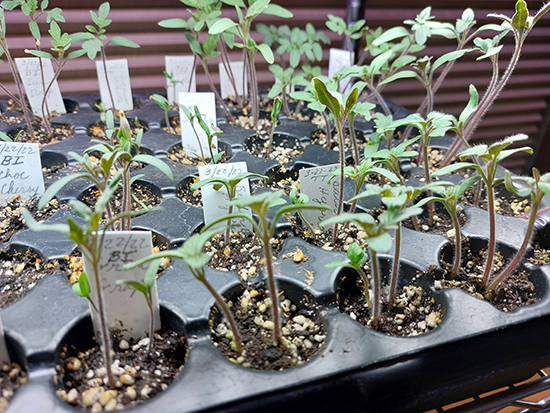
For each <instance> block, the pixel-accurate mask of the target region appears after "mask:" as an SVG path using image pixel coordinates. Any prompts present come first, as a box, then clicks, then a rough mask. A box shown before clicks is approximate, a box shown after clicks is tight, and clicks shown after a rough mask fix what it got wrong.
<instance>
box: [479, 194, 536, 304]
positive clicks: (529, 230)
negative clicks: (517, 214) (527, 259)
mask: <svg viewBox="0 0 550 413" xmlns="http://www.w3.org/2000/svg"><path fill="white" fill-rule="evenodd" d="M541 200H542V197H540V198H539V197H537V196H533V197H531V201H532V205H531V212H530V214H529V221H528V223H527V229H526V231H525V237H524V238H523V242H522V243H521V246H520V247H519V250H518V252H517V253H516V256H515V257H514V259H513V260H512V262H510V264H508V265H507V266H506V268H505V269H504V270H502V272H501V273H500V274H499V275H497V276H496V277H495V278H494V279H493V280H492V281H491V283H490V284H489V286H488V287H487V291H488V293H489V294H490V295H492V294H493V293H494V291H495V288H497V286H498V285H499V284H500V283H501V282H502V281H503V280H504V279H505V278H506V277H508V276H509V275H510V274H511V273H512V272H513V271H514V270H515V269H516V267H517V266H518V264H519V263H520V262H521V259H522V258H523V255H524V254H525V251H526V250H527V247H528V246H529V243H530V242H531V238H532V235H533V228H534V227H535V220H536V218H537V211H538V209H539V206H540V201H541Z"/></svg>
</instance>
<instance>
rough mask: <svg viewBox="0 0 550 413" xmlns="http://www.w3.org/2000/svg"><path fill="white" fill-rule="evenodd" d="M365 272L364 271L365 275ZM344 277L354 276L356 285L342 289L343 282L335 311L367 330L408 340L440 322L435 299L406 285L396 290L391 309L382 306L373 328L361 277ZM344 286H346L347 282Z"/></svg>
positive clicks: (425, 292) (337, 296)
mask: <svg viewBox="0 0 550 413" xmlns="http://www.w3.org/2000/svg"><path fill="white" fill-rule="evenodd" d="M368 271H369V270H368V268H367V269H366V272H367V274H368ZM346 277H354V281H355V282H354V284H353V285H352V286H351V288H346V287H342V283H341V284H340V286H339V287H338V290H337V292H336V300H337V303H338V308H339V309H340V311H341V312H343V313H346V314H349V315H350V317H351V318H352V319H354V320H357V321H358V322H360V323H361V324H363V325H365V326H367V327H369V328H372V329H374V330H376V331H380V332H383V333H386V334H389V335H392V336H403V337H408V336H417V335H420V334H425V333H428V332H429V331H431V330H433V329H435V328H437V326H438V325H439V324H440V323H441V320H442V318H443V315H442V310H441V306H440V305H439V304H437V303H436V302H435V299H434V297H433V296H431V295H430V294H429V292H427V291H425V290H424V289H423V288H422V287H420V286H414V285H408V286H405V287H403V288H400V289H398V290H397V294H396V297H395V301H394V306H393V308H391V309H390V308H388V305H387V303H384V304H383V306H382V315H381V318H380V322H379V323H378V326H376V327H375V326H373V324H372V320H371V316H372V315H371V310H370V309H369V307H368V304H367V300H366V298H365V294H364V284H363V280H362V278H361V277H360V276H359V275H358V274H357V273H353V274H352V273H348V274H347V275H346ZM352 281H353V280H352ZM346 284H348V286H349V281H348V282H347V283H346Z"/></svg>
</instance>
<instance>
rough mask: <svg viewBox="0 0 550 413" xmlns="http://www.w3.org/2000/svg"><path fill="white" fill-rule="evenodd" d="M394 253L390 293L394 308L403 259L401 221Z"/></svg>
mask: <svg viewBox="0 0 550 413" xmlns="http://www.w3.org/2000/svg"><path fill="white" fill-rule="evenodd" d="M394 251H395V252H394V254H393V265H392V270H391V281H390V293H389V296H388V307H389V308H390V309H391V308H393V302H394V301H395V294H396V290H397V277H398V275H399V261H400V260H401V222H399V223H398V224H397V229H396V230H395V248H394Z"/></svg>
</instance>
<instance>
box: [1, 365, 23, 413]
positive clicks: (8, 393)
mask: <svg viewBox="0 0 550 413" xmlns="http://www.w3.org/2000/svg"><path fill="white" fill-rule="evenodd" d="M26 382H27V372H26V371H25V370H22V369H21V366H20V365H19V364H17V363H11V364H4V365H3V366H2V369H1V370H0V388H2V394H1V395H0V412H3V411H4V410H6V409H7V408H8V403H9V401H10V399H11V398H12V397H13V396H14V394H15V392H16V391H17V389H19V387H21V386H22V385H23V384H25V383H26Z"/></svg>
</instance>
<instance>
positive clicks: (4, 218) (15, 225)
mask: <svg viewBox="0 0 550 413" xmlns="http://www.w3.org/2000/svg"><path fill="white" fill-rule="evenodd" d="M39 199H40V197H38V196H36V197H33V198H31V199H22V198H21V196H20V195H17V196H15V197H13V198H12V199H10V200H9V201H8V202H7V204H6V205H5V206H2V207H0V230H1V233H0V244H2V243H8V242H9V241H10V240H11V237H12V236H13V234H15V233H17V232H19V231H22V230H24V229H26V225H25V223H24V222H23V215H22V213H23V210H24V209H27V210H28V211H29V212H30V213H31V214H32V216H33V217H34V218H35V219H36V220H37V221H39V222H41V221H45V220H46V219H48V218H49V217H51V216H52V215H53V214H54V213H55V212H57V211H58V210H59V202H57V200H56V199H52V200H51V201H50V202H49V203H48V204H47V205H46V206H45V207H44V209H43V210H42V211H39V210H38V208H37V204H38V200H39Z"/></svg>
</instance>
